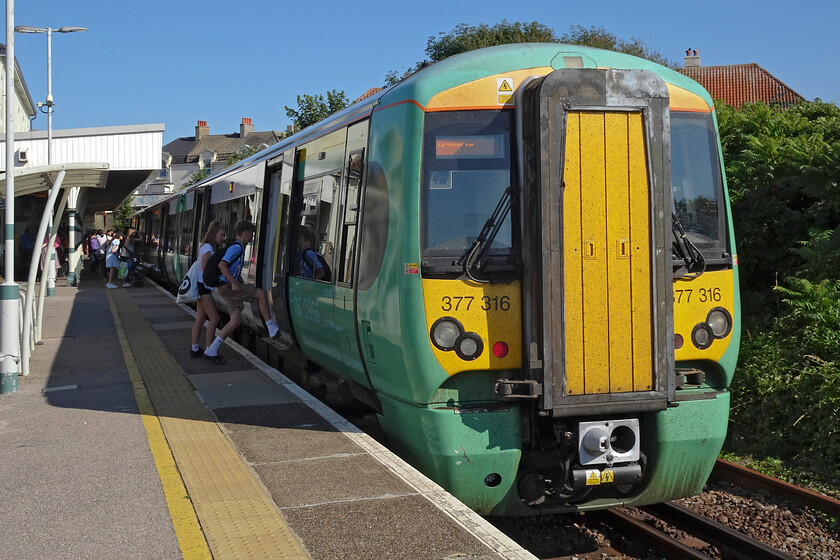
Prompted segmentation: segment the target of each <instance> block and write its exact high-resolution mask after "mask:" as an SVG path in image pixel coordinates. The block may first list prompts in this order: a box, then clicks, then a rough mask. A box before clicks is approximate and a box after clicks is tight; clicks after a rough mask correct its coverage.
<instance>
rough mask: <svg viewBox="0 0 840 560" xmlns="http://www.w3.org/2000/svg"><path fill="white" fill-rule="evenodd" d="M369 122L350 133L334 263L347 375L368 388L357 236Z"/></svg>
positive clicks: (339, 338) (339, 330) (337, 322)
mask: <svg viewBox="0 0 840 560" xmlns="http://www.w3.org/2000/svg"><path fill="white" fill-rule="evenodd" d="M367 140H368V121H365V122H362V123H358V124H355V125H353V126H351V127H350V128H349V129H348V130H347V158H346V162H345V168H344V175H343V178H342V182H341V187H340V189H339V196H338V208H337V211H336V217H337V222H338V227H337V233H338V244H337V250H336V252H335V258H334V259H333V265H334V266H333V275H334V276H335V327H336V333H335V334H336V340H337V342H338V346H339V348H340V349H341V356H342V358H343V360H344V364H345V366H346V368H347V375H348V376H349V377H350V378H351V379H352V380H353V381H355V382H356V383H359V384H361V385H363V386H365V387H367V388H371V387H372V384H371V382H370V379H369V378H368V376H367V372H366V371H365V366H364V363H363V362H362V359H361V352H360V350H359V341H358V333H357V331H356V278H355V270H356V233H357V231H358V225H359V199H360V195H361V191H362V184H363V180H364V170H365V148H366V147H367Z"/></svg>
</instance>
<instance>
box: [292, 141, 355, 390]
mask: <svg viewBox="0 0 840 560" xmlns="http://www.w3.org/2000/svg"><path fill="white" fill-rule="evenodd" d="M346 143H347V129H340V130H337V131H334V132H331V133H329V134H326V135H324V136H321V137H320V138H317V139H315V140H313V141H312V142H309V143H307V144H304V145H303V146H301V147H300V148H298V150H297V152H296V160H297V161H296V171H295V181H294V183H293V186H292V205H293V206H292V208H293V210H292V223H293V225H294V238H293V239H292V242H293V247H294V249H293V251H294V254H293V256H292V266H291V271H290V276H289V278H288V282H289V285H288V293H289V313H290V316H291V320H292V326H293V327H294V331H295V339H296V340H297V342H298V344H299V345H300V347H301V348H302V349H303V350H304V351H305V352H306V353H307V354H308V355H309V356H312V359H313V360H314V361H316V362H318V363H319V364H321V365H322V366H324V367H326V368H327V369H329V370H331V371H333V372H334V373H336V374H338V375H340V376H342V377H344V376H346V368H345V366H344V362H343V360H342V356H341V351H340V350H339V344H338V339H337V337H336V324H335V286H334V281H335V274H334V272H333V271H334V269H335V262H334V259H335V242H336V237H337V236H336V224H337V223H338V219H337V209H338V206H339V205H338V204H337V203H336V202H337V199H336V196H337V194H338V191H339V185H340V182H341V178H342V174H343V170H344V157H345V154H346V152H345V147H346ZM318 254H320V256H321V259H323V260H322V261H321V260H320V259H317V258H316V255H318ZM315 260H318V262H317V263H316V262H314V261H315ZM321 262H325V263H326V265H327V266H326V267H324V266H322V265H321V264H320V263H321ZM318 269H320V270H321V271H322V272H318ZM327 269H329V270H330V272H331V274H330V275H329V276H321V274H322V273H323V272H324V271H326V270H327Z"/></svg>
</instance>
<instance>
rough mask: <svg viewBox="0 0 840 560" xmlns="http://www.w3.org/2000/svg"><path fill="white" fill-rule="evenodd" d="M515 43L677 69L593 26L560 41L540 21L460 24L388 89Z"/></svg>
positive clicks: (433, 41) (433, 40) (434, 39)
mask: <svg viewBox="0 0 840 560" xmlns="http://www.w3.org/2000/svg"><path fill="white" fill-rule="evenodd" d="M513 43H570V44H576V45H585V46H588V47H596V48H601V49H608V50H612V51H617V52H622V53H626V54H632V55H634V56H639V57H642V58H646V59H648V60H652V61H653V62H656V63H659V64H663V65H665V66H668V67H670V68H676V67H677V64H676V63H674V62H672V61H670V60H668V59H667V58H666V57H665V56H663V55H662V54H661V53H659V52H657V51H655V50H652V49H651V48H650V47H648V46H646V45H645V44H644V42H643V41H642V40H641V39H637V38H635V37H631V38H630V39H629V40H625V39H619V38H618V37H616V36H615V35H614V34H612V33H610V32H608V31H607V30H606V29H604V28H603V27H595V26H592V27H590V28H585V27H582V26H580V25H572V26H570V27H569V31H568V33H565V34H564V35H563V36H562V37H560V38H558V37H557V34H556V33H555V32H554V30H553V29H551V28H550V27H548V26H546V25H543V24H542V23H539V22H537V21H532V22H530V23H523V22H519V21H516V22H512V23H511V22H509V21H507V20H502V22H501V23H497V24H496V25H493V26H490V25H487V24H486V23H481V24H479V25H468V24H466V23H459V24H458V25H456V26H455V29H453V30H451V31H447V32H445V33H444V32H441V33H438V34H437V36H434V35H432V36H431V37H429V40H428V41H427V42H426V55H427V56H428V57H429V58H428V59H427V60H423V61H420V62H418V63H416V64H414V65H413V66H410V67H408V69H406V70H403V71H397V70H392V71H390V72H388V74H386V76H385V85H386V87H387V86H391V85H394V84H396V83H398V82H400V81H401V80H404V79H405V78H407V77H409V76H410V75H412V74H414V73H415V72H417V71H418V70H421V69H423V68H425V67H426V66H428V65H429V64H433V63H435V62H438V61H440V60H443V59H444V58H447V57H450V56H452V55H455V54H459V53H463V52H468V51H472V50H475V49H481V48H484V47H492V46H495V45H509V44H513Z"/></svg>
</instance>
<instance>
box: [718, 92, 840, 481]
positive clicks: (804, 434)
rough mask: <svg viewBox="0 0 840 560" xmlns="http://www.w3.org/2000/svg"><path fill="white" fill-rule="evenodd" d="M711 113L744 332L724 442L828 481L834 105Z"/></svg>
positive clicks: (835, 411)
mask: <svg viewBox="0 0 840 560" xmlns="http://www.w3.org/2000/svg"><path fill="white" fill-rule="evenodd" d="M716 110H717V117H718V123H719V125H720V133H721V145H722V147H723V150H724V163H725V166H726V175H727V181H728V183H729V189H730V195H731V200H732V217H733V221H734V225H735V233H736V237H737V239H736V241H737V244H738V253H739V261H740V264H741V266H740V270H741V288H742V296H743V297H742V303H743V311H744V313H743V319H744V332H745V337H744V339H743V340H742V343H741V353H740V357H739V362H738V369H737V371H736V375H735V378H734V381H733V386H732V395H733V407H732V417H731V424H730V433H729V437H728V440H727V448H728V449H730V450H733V451H737V452H738V453H739V454H743V453H748V454H751V455H755V456H756V457H758V461H759V465H760V466H761V467H762V468H764V469H765V470H766V469H770V470H774V469H775V470H777V471H779V472H782V473H784V474H785V477H786V478H788V479H798V481H808V482H812V481H814V480H816V481H817V482H818V483H819V484H825V485H828V486H829V487H833V488H834V489H837V488H840V481H838V471H837V466H836V465H837V464H838V463H840V439H838V438H837V437H836V436H837V432H838V429H840V268H838V267H839V266H840V183H838V181H840V109H838V107H837V106H835V105H833V104H828V103H822V102H820V101H814V102H802V103H799V104H797V105H794V106H792V107H790V108H788V109H786V110H781V109H780V108H774V107H770V106H768V105H765V104H761V103H756V104H746V105H744V106H743V107H742V108H740V109H735V108H733V107H730V106H726V105H718V106H717V108H716ZM774 465H775V467H774ZM790 472H795V473H799V474H796V475H790ZM803 473H804V474H803Z"/></svg>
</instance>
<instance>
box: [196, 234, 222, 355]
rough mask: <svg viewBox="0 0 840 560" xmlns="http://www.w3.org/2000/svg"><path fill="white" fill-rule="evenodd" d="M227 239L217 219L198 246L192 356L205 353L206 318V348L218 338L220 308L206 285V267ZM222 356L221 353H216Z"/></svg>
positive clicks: (210, 289)
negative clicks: (201, 340) (204, 328)
mask: <svg viewBox="0 0 840 560" xmlns="http://www.w3.org/2000/svg"><path fill="white" fill-rule="evenodd" d="M224 241H225V228H224V226H222V224H220V223H219V222H217V221H215V220H214V221H212V222H210V227H208V228H207V233H206V234H204V242H203V243H202V245H201V247H199V248H198V257H197V258H196V259H197V260H198V261H199V262H200V263H201V265H200V268H199V269H198V275H197V276H196V279H195V280H196V282H198V293H199V298H198V301H197V302H196V303H195V322H194V323H193V326H192V348H190V357H191V358H200V357H201V356H203V355H204V350H202V349H201V347H199V345H198V337H199V336H200V335H201V327H202V325H204V320H205V319H206V320H207V321H209V322H208V323H207V333H206V335H205V341H204V342H205V348H208V347H209V346H210V345H211V344H213V339H215V338H216V327H218V326H219V321H220V320H221V319H220V317H219V310H218V309H216V303H215V302H214V301H213V290H215V288H210V287H208V286H205V285H204V267H205V266H207V261H208V260H210V255H212V254H213V253H215V252H216V251H218V250H220V249H221V247H222V243H224ZM216 355H217V356H218V357H219V358H221V359H224V358H222V355H221V354H218V353H217V354H216Z"/></svg>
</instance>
